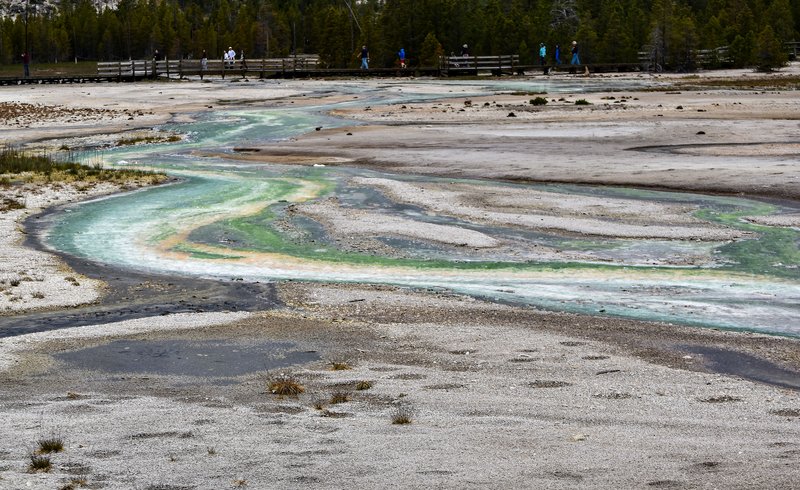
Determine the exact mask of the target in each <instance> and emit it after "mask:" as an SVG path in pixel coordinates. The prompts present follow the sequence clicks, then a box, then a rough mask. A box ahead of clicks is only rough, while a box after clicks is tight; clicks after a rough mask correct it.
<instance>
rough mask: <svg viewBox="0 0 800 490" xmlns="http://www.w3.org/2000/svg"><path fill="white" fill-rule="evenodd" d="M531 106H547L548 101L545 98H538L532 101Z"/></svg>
mask: <svg viewBox="0 0 800 490" xmlns="http://www.w3.org/2000/svg"><path fill="white" fill-rule="evenodd" d="M531 105H547V99H545V98H544V97H536V98H535V99H531Z"/></svg>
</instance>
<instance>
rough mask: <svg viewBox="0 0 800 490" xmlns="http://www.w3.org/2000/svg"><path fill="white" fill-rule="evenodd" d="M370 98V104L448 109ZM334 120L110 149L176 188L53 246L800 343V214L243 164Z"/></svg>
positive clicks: (203, 119)
mask: <svg viewBox="0 0 800 490" xmlns="http://www.w3.org/2000/svg"><path fill="white" fill-rule="evenodd" d="M423 87H424V85H423ZM436 87H438V88H439V89H441V84H437V85H436ZM493 89H495V90H496V89H497V87H493ZM561 89H563V90H565V91H566V90H573V91H574V90H575V87H568V86H565V87H562V88H561ZM337 90H341V88H337ZM349 90H356V89H355V88H352V87H351V88H350V89H349ZM358 90H359V91H358V94H359V97H360V98H359V101H358V103H360V104H366V103H372V104H377V103H380V102H385V101H386V100H392V101H403V100H406V99H404V98H407V100H409V101H411V100H414V101H419V100H421V99H425V98H434V97H441V96H442V91H441V90H439V91H438V93H437V92H435V91H433V90H431V92H429V93H425V90H424V89H418V90H417V92H415V93H413V94H412V93H410V92H403V93H402V94H401V93H400V92H398V91H393V92H390V93H389V95H387V92H385V91H380V90H375V91H374V92H369V91H368V90H367V89H366V88H364V87H362V88H359V89H358ZM474 90H475V92H476V93H480V92H481V91H484V90H486V89H485V88H483V87H480V86H479V85H475V87H474ZM547 90H548V91H550V92H555V91H557V90H559V88H558V87H553V86H550V87H548V88H547ZM331 107H332V106H314V107H303V108H293V107H292V108H291V109H284V108H259V107H253V106H248V107H236V106H235V105H232V106H230V107H229V108H227V109H223V110H216V111H214V112H209V113H204V114H200V115H197V117H196V120H195V121H194V122H189V123H183V124H175V125H170V126H168V127H164V128H161V129H163V130H167V131H172V132H177V133H180V134H182V135H185V139H184V140H183V141H181V142H177V143H170V144H153V145H138V146H135V147H125V148H117V149H113V150H106V151H104V153H103V154H102V158H103V160H104V164H106V165H109V166H121V165H136V166H146V167H151V168H156V169H160V170H163V171H165V172H167V173H169V174H170V175H172V176H175V177H178V178H179V180H178V181H177V182H176V183H173V184H169V185H165V186H161V187H156V188H150V189H144V190H139V191H135V192H131V193H127V194H121V195H114V196H110V197H106V198H102V199H98V200H94V201H90V202H85V203H81V204H78V205H75V206H71V207H69V208H66V209H65V210H64V211H62V212H59V213H56V214H53V215H50V216H49V217H48V218H47V219H48V223H47V225H46V227H45V232H44V234H45V236H44V240H45V243H46V244H47V245H48V246H50V247H52V248H54V249H56V250H59V251H62V252H65V253H68V254H71V255H74V256H77V257H81V258H85V259H90V260H93V261H98V262H102V263H107V264H112V265H115V266H119V267H124V268H131V269H135V270H140V271H142V270H144V271H148V272H152V273H158V274H182V275H196V276H202V277H213V278H219V279H220V280H244V281H274V280H285V279H298V280H307V281H324V282H352V283H370V284H392V285H399V286H407V287H414V288H421V289H435V290H448V291H454V292H457V293H463V294H467V295H472V296H475V297H480V298H485V299H489V300H493V301H502V302H509V303H514V304H526V305H530V306H535V307H539V308H544V309H550V310H563V311H570V312H579V313H586V314H592V315H616V316H622V317H628V318H636V319H643V320H658V321H666V322H674V323H681V324H692V325H701V326H712V327H718V328H730V329H744V330H753V331H762V332H767V333H773V334H782V335H790V336H800V321H798V320H800V273H798V265H800V251H798V244H799V243H800V230H798V229H796V228H788V227H777V226H768V225H765V224H763V223H764V222H765V220H760V219H757V218H758V217H763V216H769V215H775V214H782V213H787V212H796V209H788V208H786V207H784V206H782V205H778V204H770V203H765V202H761V201H757V200H748V199H738V198H731V197H717V196H702V195H697V194H681V193H668V192H656V191H645V190H637V189H624V188H603V187H584V186H568V185H519V184H509V183H504V182H490V181H470V180H461V179H457V180H454V179H438V178H431V177H421V176H407V175H404V176H400V175H391V174H384V173H379V172H375V171H369V170H363V169H355V168H348V167H346V166H323V165H318V166H312V165H306V166H300V165H291V166H288V165H280V164H277V163H269V162H267V163H264V162H258V163H254V162H250V161H240V160H237V159H235V158H229V157H230V156H232V154H233V148H234V147H236V146H240V147H241V146H247V145H251V144H259V143H262V144H264V143H270V142H275V141H280V140H282V139H286V138H290V137H293V136H297V135H299V134H302V133H305V132H308V131H313V130H314V128H315V127H319V126H323V127H325V128H332V127H336V126H343V125H352V124H353V122H352V121H343V120H338V119H335V118H332V117H330V116H327V115H326V112H327V111H328V110H329V109H330V108H331ZM453 155H454V158H457V157H458V152H457V151H456V150H454V151H453ZM759 223H762V224H759Z"/></svg>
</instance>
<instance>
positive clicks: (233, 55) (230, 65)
mask: <svg viewBox="0 0 800 490" xmlns="http://www.w3.org/2000/svg"><path fill="white" fill-rule="evenodd" d="M235 63H236V51H234V50H233V47H232V46H228V68H230V69H231V70H233V65H234V64H235Z"/></svg>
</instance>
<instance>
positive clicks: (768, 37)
mask: <svg viewBox="0 0 800 490" xmlns="http://www.w3.org/2000/svg"><path fill="white" fill-rule="evenodd" d="M787 59H788V55H787V53H786V51H785V50H784V49H783V44H782V43H781V42H780V41H778V38H777V37H776V36H775V32H774V31H773V30H772V27H770V26H769V25H767V26H764V29H762V30H761V32H760V33H759V35H758V47H757V48H756V66H757V67H758V70H759V71H772V70H774V69H776V68H780V67H782V66H784V65H785V64H786V61H787Z"/></svg>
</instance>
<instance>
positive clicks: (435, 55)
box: [419, 32, 444, 66]
mask: <svg viewBox="0 0 800 490" xmlns="http://www.w3.org/2000/svg"><path fill="white" fill-rule="evenodd" d="M442 56H444V48H442V45H441V44H439V40H438V39H436V36H435V35H434V34H433V32H429V33H428V35H427V36H425V40H424V41H422V46H421V47H420V51H419V61H420V65H421V66H438V65H439V59H440V58H441V57H442Z"/></svg>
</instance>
